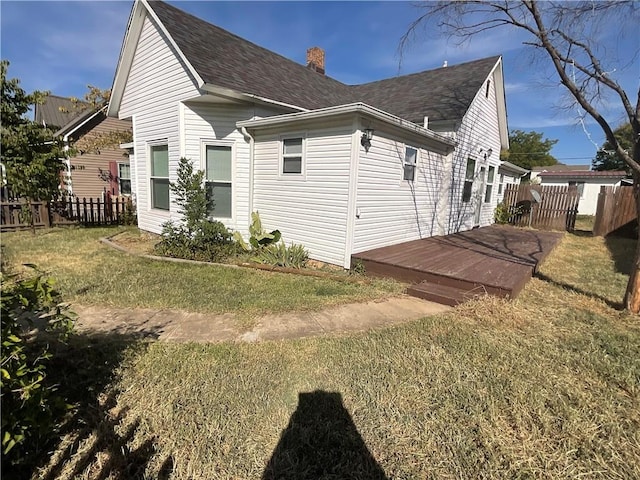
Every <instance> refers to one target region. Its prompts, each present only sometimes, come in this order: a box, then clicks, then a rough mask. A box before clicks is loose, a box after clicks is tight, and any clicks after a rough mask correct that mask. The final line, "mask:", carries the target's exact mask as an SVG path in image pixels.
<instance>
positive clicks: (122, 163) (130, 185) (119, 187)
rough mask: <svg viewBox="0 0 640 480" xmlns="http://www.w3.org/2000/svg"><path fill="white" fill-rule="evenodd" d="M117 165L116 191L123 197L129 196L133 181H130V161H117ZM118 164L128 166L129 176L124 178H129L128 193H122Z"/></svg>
mask: <svg viewBox="0 0 640 480" xmlns="http://www.w3.org/2000/svg"><path fill="white" fill-rule="evenodd" d="M117 165H118V193H119V194H120V195H122V196H123V197H130V196H131V192H133V182H132V181H131V163H130V162H117ZM120 165H128V166H129V178H126V179H125V180H129V190H130V192H129V193H122V177H121V175H120Z"/></svg>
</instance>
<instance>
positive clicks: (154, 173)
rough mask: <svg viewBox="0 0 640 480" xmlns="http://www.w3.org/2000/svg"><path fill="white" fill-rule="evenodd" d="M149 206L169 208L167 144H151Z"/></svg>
mask: <svg viewBox="0 0 640 480" xmlns="http://www.w3.org/2000/svg"><path fill="white" fill-rule="evenodd" d="M150 159H151V175H150V183H151V185H150V186H151V208H155V209H158V210H167V211H168V210H169V146H168V145H167V144H163V145H151V146H150Z"/></svg>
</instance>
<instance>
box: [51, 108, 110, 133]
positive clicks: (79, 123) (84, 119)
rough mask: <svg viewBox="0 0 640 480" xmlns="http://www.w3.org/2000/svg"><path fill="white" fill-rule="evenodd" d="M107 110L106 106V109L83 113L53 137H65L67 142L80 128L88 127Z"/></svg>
mask: <svg viewBox="0 0 640 480" xmlns="http://www.w3.org/2000/svg"><path fill="white" fill-rule="evenodd" d="M106 109H107V106H106V105H105V106H104V107H101V108H98V109H95V110H88V111H87V112H85V113H82V114H80V115H78V116H77V117H75V118H73V119H72V120H71V121H70V122H69V123H67V124H66V125H65V126H64V127H62V128H61V129H60V130H58V131H57V132H56V133H54V134H53V135H54V136H56V137H61V136H64V140H65V141H67V139H68V138H69V136H70V135H72V134H73V133H75V132H77V131H78V130H79V129H80V128H82V127H83V126H84V125H86V124H87V123H89V122H90V121H91V120H93V119H94V118H95V117H96V116H97V115H99V114H100V113H101V112H104V111H106Z"/></svg>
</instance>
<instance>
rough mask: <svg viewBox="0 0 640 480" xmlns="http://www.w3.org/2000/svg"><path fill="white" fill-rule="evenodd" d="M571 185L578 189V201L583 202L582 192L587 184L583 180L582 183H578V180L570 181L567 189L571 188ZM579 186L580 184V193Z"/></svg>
mask: <svg viewBox="0 0 640 480" xmlns="http://www.w3.org/2000/svg"><path fill="white" fill-rule="evenodd" d="M572 183H573V184H574V186H575V187H576V188H577V189H578V193H580V200H584V190H585V188H586V187H587V182H585V181H584V180H582V181H580V180H571V181H569V182H567V185H568V186H569V187H571V186H572V185H571V184H572ZM580 184H582V192H580Z"/></svg>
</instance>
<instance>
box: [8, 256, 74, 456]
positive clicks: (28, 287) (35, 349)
mask: <svg viewBox="0 0 640 480" xmlns="http://www.w3.org/2000/svg"><path fill="white" fill-rule="evenodd" d="M34 268H35V267H34ZM53 285H54V282H53V280H51V279H48V278H44V277H43V276H42V275H40V274H37V275H35V276H33V277H30V278H24V279H19V278H17V277H16V276H7V275H5V274H4V273H3V274H2V300H1V317H2V347H1V349H2V368H1V370H0V373H1V378H2V379H1V388H2V393H1V394H0V396H1V398H2V455H3V463H4V462H7V463H8V464H10V465H19V464H21V463H24V462H25V461H26V460H27V459H28V458H29V457H30V456H31V455H33V454H35V453H36V451H37V448H38V445H39V444H42V441H43V440H45V439H46V438H47V437H48V436H50V435H51V433H53V432H54V431H55V430H56V425H55V419H56V418H59V415H61V414H62V413H63V412H64V411H65V410H66V409H67V407H68V406H67V404H66V402H65V401H64V399H62V398H60V397H59V396H58V395H56V394H55V391H56V386H55V385H51V384H50V383H48V382H47V364H48V362H49V360H50V359H51V358H52V353H51V351H50V348H51V346H55V345H56V344H59V343H61V342H64V341H65V340H66V339H67V337H68V335H69V334H70V333H71V331H72V329H73V323H74V318H73V314H72V313H71V312H69V310H68V306H67V305H65V304H63V303H62V302H61V298H60V296H59V294H58V292H56V290H55V289H54V288H53ZM36 326H37V329H35V330H34V327H36ZM42 337H44V338H42Z"/></svg>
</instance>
